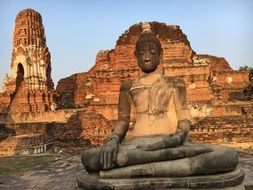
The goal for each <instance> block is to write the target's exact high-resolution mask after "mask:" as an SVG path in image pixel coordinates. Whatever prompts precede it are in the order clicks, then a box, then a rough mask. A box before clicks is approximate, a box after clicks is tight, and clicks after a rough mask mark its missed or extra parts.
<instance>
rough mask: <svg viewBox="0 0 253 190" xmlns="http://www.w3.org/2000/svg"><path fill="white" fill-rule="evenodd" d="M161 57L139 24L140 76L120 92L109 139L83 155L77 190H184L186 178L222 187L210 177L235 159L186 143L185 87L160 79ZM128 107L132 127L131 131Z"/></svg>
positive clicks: (227, 153) (222, 151) (146, 28)
mask: <svg viewBox="0 0 253 190" xmlns="http://www.w3.org/2000/svg"><path fill="white" fill-rule="evenodd" d="M162 51H163V50H162V47H161V43H160V41H159V40H158V39H157V37H156V36H155V35H154V34H153V33H152V30H151V27H150V25H149V24H148V23H145V24H143V31H142V33H141V36H140V38H139V40H138V41H137V43H136V50H135V57H136V59H137V62H138V66H139V67H140V69H141V71H142V74H141V76H140V77H138V78H136V79H135V80H129V81H125V82H123V84H122V85H121V87H120V93H119V103H118V122H117V124H116V126H115V128H114V131H113V134H112V137H111V139H110V140H109V141H108V142H107V143H106V144H104V145H103V146H101V147H98V148H93V149H89V150H86V151H85V152H84V153H83V154H82V157H81V161H82V163H83V165H84V167H85V170H86V171H87V172H88V173H89V174H88V173H84V172H83V173H81V174H79V175H78V176H77V182H78V185H79V186H80V187H83V188H85V189H166V188H167V189H169V187H171V188H172V187H173V188H174V189H176V188H179V187H184V186H182V184H185V186H187V185H188V186H187V187H189V184H190V183H189V180H190V181H194V180H192V178H191V177H190V176H202V175H207V176H208V180H206V179H205V180H203V179H202V182H204V183H205V184H206V182H208V181H210V179H213V181H215V182H216V187H224V184H223V182H221V184H220V186H217V177H215V178H212V177H211V175H213V174H217V173H227V172H228V173H229V172H232V171H234V170H235V168H236V166H237V164H238V157H237V153H236V151H234V150H233V149H232V148H227V147H223V146H217V145H207V144H202V145H201V144H193V143H191V142H190V140H189V138H188V132H189V129H190V126H191V122H190V114H189V109H188V105H187V99H186V87H185V84H184V81H183V79H181V78H177V77H170V76H164V75H162V74H161V73H159V69H158V66H159V64H160V61H161V56H162ZM132 103H133V104H134V106H135V109H136V122H135V124H134V126H133V127H132V128H131V129H130V128H129V123H130V112H131V104H132ZM230 175H232V174H230ZM234 175H235V176H237V178H236V177H234V178H236V180H235V179H234V178H233V180H231V181H232V182H231V181H230V182H229V184H230V185H231V183H234V182H235V181H236V183H234V185H238V184H240V183H241V182H242V180H243V172H242V171H238V172H237V173H236V174H234ZM238 176H240V177H238ZM178 177H180V178H178ZM172 179H173V180H175V179H180V180H179V181H177V183H176V184H177V185H178V187H176V186H175V183H174V184H173V185H172V183H171V181H173V180H172ZM197 179H199V178H197ZM187 180H188V181H187ZM221 180H223V178H222V177H221ZM196 181H198V180H196V179H195V182H196ZM200 181H201V180H200ZM195 182H192V184H194V183H195ZM210 183H211V182H210ZM210 183H209V186H210ZM165 184H166V185H165ZM198 184H201V183H200V182H199V181H198ZM222 184H223V186H222ZM195 185H196V183H195ZM202 185H203V184H202ZM165 186H166V188H165ZM202 187H204V186H202ZM207 187H208V184H207ZM200 189H201V188H200Z"/></svg>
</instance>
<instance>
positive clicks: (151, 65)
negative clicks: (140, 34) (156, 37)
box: [135, 42, 160, 73]
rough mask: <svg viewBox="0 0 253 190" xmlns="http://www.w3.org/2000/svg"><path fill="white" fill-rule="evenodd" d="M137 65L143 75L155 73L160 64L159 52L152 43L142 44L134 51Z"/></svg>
mask: <svg viewBox="0 0 253 190" xmlns="http://www.w3.org/2000/svg"><path fill="white" fill-rule="evenodd" d="M135 56H136V58H137V61H138V65H139V67H140V68H141V70H142V71H143V72H144V73H151V72H153V71H155V70H156V69H157V67H158V65H159V62H160V52H159V50H158V47H157V45H156V44H155V43H154V42H143V43H141V44H140V46H139V48H138V49H136V52H135Z"/></svg>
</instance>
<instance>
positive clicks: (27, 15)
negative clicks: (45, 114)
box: [0, 9, 53, 112]
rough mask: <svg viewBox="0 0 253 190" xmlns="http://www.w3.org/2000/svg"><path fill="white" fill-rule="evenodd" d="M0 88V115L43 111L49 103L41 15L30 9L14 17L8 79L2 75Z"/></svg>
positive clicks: (47, 59) (48, 68) (48, 70)
mask: <svg viewBox="0 0 253 190" xmlns="http://www.w3.org/2000/svg"><path fill="white" fill-rule="evenodd" d="M3 86H4V88H3V92H2V93H1V94H0V112H6V111H10V112H38V111H46V110H48V109H49V108H50V105H51V103H52V102H53V82H52V79H51V62H50V52H49V50H48V48H47V45H46V37H45V32H44V27H43V24H42V18H41V15H40V14H39V13H38V12H36V11H34V10H33V9H25V10H22V11H21V12H19V13H18V15H17V17H16V20H15V26H14V31H13V51H12V58H11V76H10V77H9V76H8V75H7V74H6V75H5V78H4V85H3Z"/></svg>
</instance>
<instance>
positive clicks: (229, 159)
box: [100, 145, 238, 178]
mask: <svg viewBox="0 0 253 190" xmlns="http://www.w3.org/2000/svg"><path fill="white" fill-rule="evenodd" d="M194 146H199V145H192V147H194ZM209 146H210V147H212V149H213V151H212V152H208V153H203V154H200V155H197V156H193V157H188V158H182V159H177V160H171V161H163V162H152V163H148V164H139V165H133V166H128V167H122V168H117V169H111V170H108V171H101V172H100V176H101V177H102V178H131V177H150V176H153V177H176V176H177V177H178V176H191V175H205V174H214V173H222V172H228V171H232V170H234V169H235V168H236V166H237V164H238V157H237V153H236V151H234V150H233V149H231V148H228V147H223V146H215V145H209ZM189 148H190V147H189Z"/></svg>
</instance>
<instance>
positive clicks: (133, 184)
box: [77, 169, 244, 190]
mask: <svg viewBox="0 0 253 190" xmlns="http://www.w3.org/2000/svg"><path fill="white" fill-rule="evenodd" d="M243 179H244V172H243V171H242V170H241V169H236V170H234V171H232V172H228V173H222V174H216V175H202V176H190V177H164V178H162V177H147V178H131V179H102V178H100V176H99V175H98V174H97V173H94V174H88V173H87V172H86V171H82V172H81V173H80V174H78V175H77V183H78V186H79V187H81V188H83V189H86V190H96V189H97V190H144V189H145V190H156V189H157V190H166V189H181V190H186V189H199V190H200V189H212V190H215V189H217V190H218V189H226V190H243V189H244V186H243V185H242V182H243Z"/></svg>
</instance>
